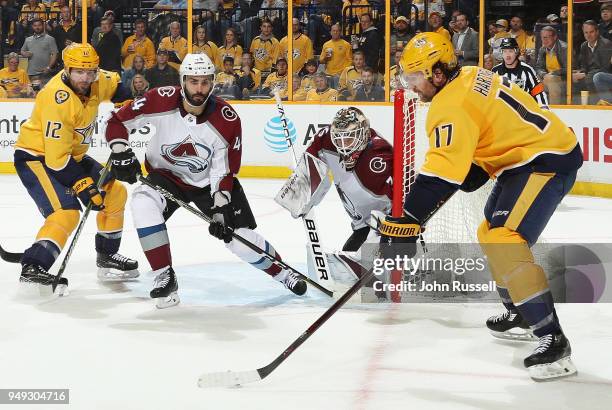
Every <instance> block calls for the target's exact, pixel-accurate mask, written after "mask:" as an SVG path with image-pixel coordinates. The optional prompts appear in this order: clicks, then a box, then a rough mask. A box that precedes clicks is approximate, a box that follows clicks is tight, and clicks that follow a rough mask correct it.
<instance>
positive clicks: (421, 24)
mask: <svg viewBox="0 0 612 410" xmlns="http://www.w3.org/2000/svg"><path fill="white" fill-rule="evenodd" d="M444 1H447V0H427V3H429V4H428V5H427V11H428V13H430V14H431V13H432V12H435V13H439V15H440V17H442V19H444V17H446V9H445V7H444ZM412 4H413V6H416V9H417V10H418V15H415V13H414V10H413V9H412V10H413V11H412V13H411V15H412V21H416V22H417V25H418V27H417V29H418V30H421V31H423V30H425V0H413V1H412ZM430 31H431V30H430Z"/></svg>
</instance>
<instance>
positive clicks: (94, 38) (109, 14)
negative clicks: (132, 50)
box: [91, 10, 123, 48]
mask: <svg viewBox="0 0 612 410" xmlns="http://www.w3.org/2000/svg"><path fill="white" fill-rule="evenodd" d="M102 18H107V19H109V20H110V22H111V27H112V30H113V33H115V34H116V35H117V38H119V41H121V44H123V33H122V32H121V30H120V29H119V28H117V27H115V13H114V12H113V11H112V10H107V11H106V12H105V13H104V15H103V16H102ZM100 24H102V20H100ZM102 35H103V33H102V29H101V28H100V27H96V28H94V29H93V33H92V35H91V45H92V46H94V48H95V47H96V46H97V45H98V41H100V39H101V38H102Z"/></svg>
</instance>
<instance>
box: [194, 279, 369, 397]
mask: <svg viewBox="0 0 612 410" xmlns="http://www.w3.org/2000/svg"><path fill="white" fill-rule="evenodd" d="M373 276H374V270H373V269H371V270H369V271H368V273H366V274H365V275H363V276H362V277H361V278H359V280H358V281H357V282H355V284H354V285H353V286H351V287H350V288H349V290H347V291H346V292H345V293H344V294H343V295H342V296H341V297H340V299H338V300H337V301H336V302H335V303H334V304H333V305H331V307H330V308H328V309H327V310H326V311H325V313H323V314H322V315H321V316H320V317H319V318H318V319H317V320H315V322H314V323H313V324H312V325H310V327H308V329H306V330H305V331H304V332H303V333H302V334H301V335H300V336H299V337H298V338H297V339H295V340H294V341H293V343H291V344H290V345H289V347H287V348H286V349H285V350H284V351H283V352H282V353H281V354H280V355H278V356H277V357H276V359H274V360H272V361H271V362H270V363H268V364H267V365H265V366H264V367H260V368H259V369H256V370H245V371H241V372H233V371H231V370H229V371H227V372H215V373H205V374H203V375H202V376H200V378H199V379H198V386H199V387H232V386H240V385H243V384H246V383H252V382H257V381H259V380H262V379H264V378H266V377H267V376H268V375H270V373H272V372H273V371H274V370H275V369H276V368H277V367H278V366H280V364H281V363H283V362H284V361H285V360H286V359H287V358H288V357H289V356H290V355H291V354H292V353H293V352H294V351H295V350H296V349H297V348H298V347H300V346H301V345H302V343H304V342H305V341H306V340H308V338H309V337H310V336H312V335H313V334H314V332H316V331H317V330H318V329H319V328H320V327H321V326H323V324H324V323H325V322H327V320H328V319H329V318H330V317H332V315H333V314H334V313H336V312H337V311H338V309H340V308H341V307H342V306H343V305H344V304H345V303H346V302H347V301H348V300H349V299H350V298H351V297H353V295H354V294H355V293H357V291H358V290H359V289H360V288H361V287H362V286H363V285H364V284H365V283H367V282H368V281H369V280H370V279H372V277H373Z"/></svg>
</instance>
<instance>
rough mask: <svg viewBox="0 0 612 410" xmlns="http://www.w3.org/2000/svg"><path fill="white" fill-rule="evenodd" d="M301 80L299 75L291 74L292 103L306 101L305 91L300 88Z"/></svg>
mask: <svg viewBox="0 0 612 410" xmlns="http://www.w3.org/2000/svg"><path fill="white" fill-rule="evenodd" d="M301 81H302V79H301V78H300V76H299V75H297V74H293V101H306V94H307V93H308V91H306V90H305V89H304V88H303V87H302V86H301Z"/></svg>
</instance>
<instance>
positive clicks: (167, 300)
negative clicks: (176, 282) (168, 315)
mask: <svg viewBox="0 0 612 410" xmlns="http://www.w3.org/2000/svg"><path fill="white" fill-rule="evenodd" d="M180 302H181V300H180V299H179V296H178V293H176V292H172V293H171V294H169V295H168V296H166V297H164V298H156V299H155V307H156V308H158V309H166V308H169V307H172V306H176V305H178V304H179V303H180Z"/></svg>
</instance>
